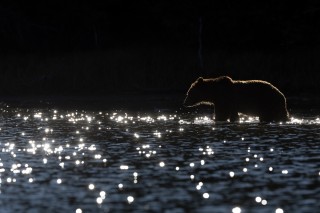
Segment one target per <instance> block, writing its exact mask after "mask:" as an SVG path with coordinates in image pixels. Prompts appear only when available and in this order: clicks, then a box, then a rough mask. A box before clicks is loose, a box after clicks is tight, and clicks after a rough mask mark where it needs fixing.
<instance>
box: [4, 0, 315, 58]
mask: <svg viewBox="0 0 320 213" xmlns="http://www.w3.org/2000/svg"><path fill="white" fill-rule="evenodd" d="M95 2H96V3H95ZM217 2H219V3H217ZM246 2H247V1H188V0H187V1H180V0H178V1H124V0H123V1H122V0H114V1H110V0H109V1H66V2H59V1H39V2H38V3H37V4H36V3H33V4H30V3H29V1H22V2H18V3H17V2H15V1H9V2H8V3H7V4H3V3H1V6H0V12H1V16H0V27H1V39H0V45H1V51H2V52H4V51H27V52H28V51H31V52H32V51H76V50H88V49H108V48H117V47H119V46H129V45H168V46H188V47H190V48H192V47H195V46H196V45H197V43H198V38H197V36H198V34H199V25H200V22H202V35H203V42H204V45H205V46H206V48H209V49H211V48H220V49H221V48H222V49H223V48H241V49H246V48H248V49H250V48H260V49H269V48H271V49H279V48H292V47H293V48H299V47H305V48H314V47H318V45H319V39H320V30H319V23H320V7H319V4H318V1H316V0H313V1H300V2H298V3H294V2H292V1H290V2H289V3H288V2H286V1H252V2H251V3H250V4H249V3H246Z"/></svg>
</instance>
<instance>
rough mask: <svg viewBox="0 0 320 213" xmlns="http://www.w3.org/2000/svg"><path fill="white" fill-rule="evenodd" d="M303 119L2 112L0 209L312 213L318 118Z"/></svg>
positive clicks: (318, 166)
mask: <svg viewBox="0 0 320 213" xmlns="http://www.w3.org/2000/svg"><path fill="white" fill-rule="evenodd" d="M202 116H203V115H202ZM208 116H209V115H208ZM307 116H308V117H307ZM307 116H306V115H300V118H299V119H294V118H292V121H291V122H288V123H285V124H279V123H277V124H259V123H257V122H256V120H255V119H254V118H246V119H251V120H249V121H248V120H246V121H244V122H243V123H240V124H239V123H234V124H231V123H219V124H217V123H214V122H213V121H212V120H211V119H209V118H208V117H201V116H200V115H197V114H183V113H179V112H171V113H170V112H166V113H162V112H157V113H144V112H140V113H138V112H131V113H128V114H127V112H125V111H101V112H99V111H77V110H74V111H63V110H54V109H52V110H44V109H14V108H6V109H3V110H2V113H1V121H0V122H1V123H0V128H1V130H0V150H1V155H0V212H77V213H80V212H175V213H176V212H177V213H178V212H277V213H280V212H316V211H319V209H320V202H319V201H320V131H319V127H320V120H319V117H317V116H315V115H307ZM303 117H304V119H303Z"/></svg>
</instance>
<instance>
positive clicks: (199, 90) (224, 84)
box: [183, 76, 233, 107]
mask: <svg viewBox="0 0 320 213" xmlns="http://www.w3.org/2000/svg"><path fill="white" fill-rule="evenodd" d="M232 84H233V81H232V79H231V78H230V77H228V76H221V77H218V78H213V79H203V78H202V77H199V78H198V79H197V80H196V81H195V82H194V83H192V84H191V86H190V88H189V90H188V92H187V97H186V98H185V100H184V103H183V105H184V106H185V107H193V106H197V105H200V104H205V105H213V104H214V102H216V101H217V102H219V101H220V99H223V98H225V97H224V96H225V95H228V94H230V93H231V90H232Z"/></svg>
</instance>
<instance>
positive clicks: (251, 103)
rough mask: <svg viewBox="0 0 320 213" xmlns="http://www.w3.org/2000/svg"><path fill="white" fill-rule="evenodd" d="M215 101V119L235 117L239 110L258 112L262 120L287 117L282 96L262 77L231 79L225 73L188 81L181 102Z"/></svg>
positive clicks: (187, 105) (198, 103)
mask: <svg viewBox="0 0 320 213" xmlns="http://www.w3.org/2000/svg"><path fill="white" fill-rule="evenodd" d="M201 104H208V105H214V110H215V120H216V121H228V120H229V121H237V120H239V115H238V113H243V114H246V115H250V116H258V117H259V120H260V121H261V122H273V121H274V122H279V121H287V120H289V113H288V111H287V103H286V98H285V96H284V95H283V94H282V93H281V92H280V91H279V90H278V89H277V88H276V87H275V86H273V85H272V84H270V83H269V82H266V81H261V80H241V81H240V80H232V79H231V78H230V77H228V76H221V77H218V78H210V79H204V78H202V77H200V78H198V79H197V80H196V81H195V82H194V83H192V84H191V87H190V88H189V90H188V92H187V97H186V99H185V100H184V106H186V107H194V106H198V105H201Z"/></svg>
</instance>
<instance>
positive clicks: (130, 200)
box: [127, 196, 134, 204]
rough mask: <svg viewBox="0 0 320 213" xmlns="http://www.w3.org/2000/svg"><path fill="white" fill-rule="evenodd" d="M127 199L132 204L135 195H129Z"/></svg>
mask: <svg viewBox="0 0 320 213" xmlns="http://www.w3.org/2000/svg"><path fill="white" fill-rule="evenodd" d="M127 200H128V203H129V204H130V203H132V202H133V201H134V197H132V196H128V197H127Z"/></svg>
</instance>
